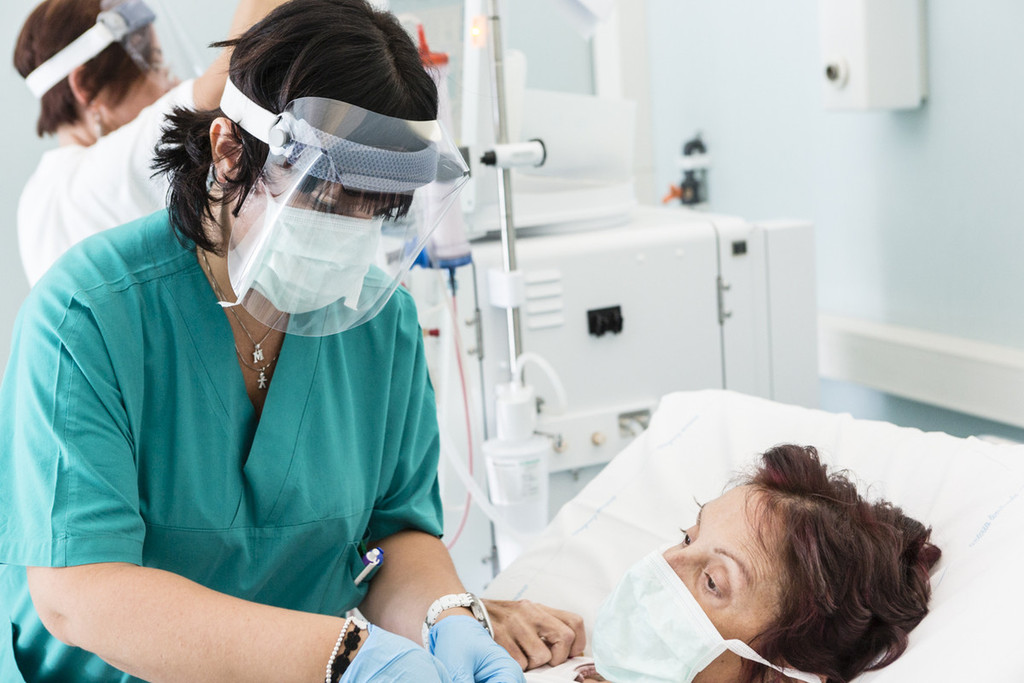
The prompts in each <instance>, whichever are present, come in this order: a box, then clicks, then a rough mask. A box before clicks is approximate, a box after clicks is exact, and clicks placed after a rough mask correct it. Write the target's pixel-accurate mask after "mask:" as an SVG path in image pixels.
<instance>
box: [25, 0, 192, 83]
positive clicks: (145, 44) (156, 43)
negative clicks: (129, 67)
mask: <svg viewBox="0 0 1024 683" xmlns="http://www.w3.org/2000/svg"><path fill="white" fill-rule="evenodd" d="M114 43H118V44H120V45H121V47H122V48H124V51H125V52H126V53H127V55H128V57H129V58H131V60H132V61H133V62H134V63H135V65H136V66H137V67H138V68H139V70H140V71H141V72H142V73H143V75H144V76H145V77H146V78H149V79H151V80H153V81H154V82H155V83H156V84H157V85H158V86H159V87H160V88H161V90H163V91H167V90H169V89H170V88H172V87H173V86H174V85H176V84H177V83H179V82H180V81H179V75H180V76H184V77H186V78H193V77H195V76H198V75H199V74H200V73H202V66H201V65H200V62H199V58H198V55H197V52H196V50H195V49H194V48H193V47H192V46H191V44H190V43H189V41H188V40H187V39H185V38H184V36H183V34H182V32H181V30H180V27H178V25H177V23H176V22H175V20H174V18H173V17H172V15H171V13H170V12H169V11H168V10H167V9H166V8H165V7H164V6H163V5H162V4H161V2H160V0H102V2H101V3H100V13H99V15H98V16H97V17H96V23H95V24H94V25H93V26H92V27H91V28H90V29H89V30H87V31H86V32H85V33H83V34H82V35H80V36H79V37H78V38H76V39H75V40H73V41H72V42H71V43H70V44H69V45H68V46H67V47H65V48H64V49H63V50H61V51H60V52H58V53H57V54H55V55H54V56H53V57H51V58H50V59H48V60H46V61H45V62H43V63H42V64H40V65H39V66H38V67H36V68H35V69H34V70H33V71H32V73H30V74H29V75H28V76H27V77H26V78H25V83H26V84H27V85H28V87H29V90H31V91H32V94H34V95H35V96H36V97H37V98H41V97H42V96H43V95H45V94H46V93H47V92H49V91H50V89H51V88H53V86H55V85H57V84H58V83H60V82H61V81H63V80H64V79H65V78H67V77H68V76H69V75H70V74H71V72H72V71H74V70H75V69H77V68H78V67H80V66H82V65H84V64H85V63H86V62H88V61H89V60H91V59H92V58H94V57H96V56H97V55H99V54H100V53H101V52H103V50H105V49H106V48H107V47H108V46H110V45H112V44H114Z"/></svg>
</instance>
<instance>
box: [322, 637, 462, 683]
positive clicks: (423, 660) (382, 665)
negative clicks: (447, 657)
mask: <svg viewBox="0 0 1024 683" xmlns="http://www.w3.org/2000/svg"><path fill="white" fill-rule="evenodd" d="M368 628H369V631H370V634H369V635H368V636H367V637H366V640H365V641H364V642H363V645H362V647H360V648H359V651H358V652H356V656H355V658H353V660H352V663H351V664H349V665H348V668H347V669H346V670H345V675H343V676H342V677H341V681H339V683H363V682H364V681H380V682H381V683H406V682H407V681H417V682H419V681H423V683H451V680H452V679H451V677H450V676H449V675H448V672H447V671H446V670H445V668H444V664H442V663H441V662H440V661H439V660H438V659H437V657H434V656H433V655H432V654H430V653H429V652H427V651H426V650H424V649H423V648H422V647H420V646H419V645H417V644H416V643H414V642H412V641H411V640H409V639H408V638H403V637H402V636H399V635H395V634H394V633H391V632H390V631H385V630H384V629H382V628H378V627H376V626H374V625H373V624H370V625H369V626H368Z"/></svg>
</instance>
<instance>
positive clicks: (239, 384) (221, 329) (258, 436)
mask: <svg viewBox="0 0 1024 683" xmlns="http://www.w3.org/2000/svg"><path fill="white" fill-rule="evenodd" d="M190 275H191V277H190V278H189V286H190V287H191V289H192V291H191V292H190V294H191V296H187V297H177V298H176V299H175V301H176V303H177V305H178V308H179V311H180V312H181V314H182V317H183V318H184V320H185V322H186V325H187V327H188V329H189V330H190V331H191V341H192V349H191V352H192V353H193V354H194V357H195V360H196V364H197V369H201V372H202V373H203V375H204V376H205V382H204V384H205V385H206V389H207V391H208V392H212V393H213V394H214V395H215V396H216V400H215V401H214V403H215V404H216V405H219V406H220V408H221V410H222V411H223V414H222V415H221V417H222V418H223V419H224V420H226V421H227V423H228V424H229V425H231V424H244V425H245V429H246V432H247V433H246V435H245V436H246V441H247V442H248V444H249V448H248V452H247V453H245V454H244V456H243V462H241V463H239V466H240V467H241V468H242V470H243V472H244V475H245V478H246V480H247V481H248V483H249V486H250V487H251V491H252V493H253V495H254V497H255V500H254V501H253V504H254V506H255V508H256V509H260V510H266V511H268V514H267V518H266V520H265V521H267V522H270V521H272V520H273V519H274V518H275V511H276V508H277V505H276V503H277V502H278V501H279V500H280V497H281V492H282V491H283V490H284V489H285V487H286V485H287V483H288V473H289V471H290V470H291V468H292V464H293V460H294V458H295V457H297V454H296V444H297V443H298V441H299V434H300V431H301V429H302V427H303V418H304V416H305V413H306V411H305V407H306V404H307V401H308V399H309V396H310V392H311V389H312V387H313V383H314V378H315V374H316V368H317V366H318V365H319V360H320V352H321V349H322V339H323V338H321V337H301V336H297V335H291V334H286V335H285V336H284V341H283V342H282V345H281V351H280V353H279V355H278V358H277V361H276V363H277V367H276V368H275V370H274V377H273V380H272V381H271V382H270V384H269V386H268V387H267V396H266V401H265V402H264V404H263V413H262V416H263V417H262V419H260V418H257V416H256V410H255V408H253V405H252V401H251V400H250V399H249V394H248V392H247V391H246V389H245V378H244V377H243V375H242V369H241V367H240V366H239V364H238V360H237V358H236V353H235V338H234V333H233V332H232V330H231V323H230V322H229V321H228V319H227V316H226V315H225V312H224V310H223V309H222V308H221V306H220V304H219V303H218V302H217V297H216V295H215V294H214V292H213V289H212V288H211V287H210V284H209V280H207V278H206V275H205V273H204V272H203V270H202V268H201V267H200V265H199V263H198V261H196V262H195V267H194V271H190ZM285 408H287V410H286V412H287V413H288V414H289V415H295V416H297V417H296V419H288V420H279V419H274V417H273V416H274V415H275V413H276V412H277V411H280V410H283V409H285Z"/></svg>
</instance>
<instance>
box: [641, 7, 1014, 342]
mask: <svg viewBox="0 0 1024 683" xmlns="http://www.w3.org/2000/svg"><path fill="white" fill-rule="evenodd" d="M649 7H650V26H649V28H650V41H649V46H648V49H649V51H650V55H651V64H652V77H651V82H652V84H653V85H652V88H653V93H654V94H653V99H654V102H653V110H654V117H655V118H654V139H655V140H656V141H657V142H659V143H660V146H659V147H657V149H656V152H655V154H656V169H657V175H658V182H659V184H660V185H661V186H667V185H668V184H669V183H670V182H674V181H676V180H677V177H676V176H677V173H676V171H675V170H674V161H675V155H676V154H677V153H678V148H679V143H680V142H681V141H683V140H684V139H686V138H687V137H689V136H690V135H691V134H692V133H693V132H694V131H695V130H701V131H703V133H704V136H705V140H706V142H707V143H708V146H709V151H710V153H711V155H712V157H713V161H714V166H713V169H712V171H711V173H710V194H711V199H712V203H713V206H714V208H715V209H716V210H718V211H721V212H725V213H730V214H737V215H741V216H745V217H747V218H751V219H756V218H770V217H779V216H796V217H801V218H810V219H812V220H813V221H814V223H815V224H816V226H817V239H818V250H817V254H818V284H819V302H820V307H821V309H822V310H823V311H826V312H830V313H836V314H841V315H848V316H856V317H861V318H867V319H870V320H875V321H879V322H885V323H893V324H899V325H905V326H908V327H914V328H920V329H924V330H931V331H935V332H941V333H946V334H951V335H956V336H961V337H968V338H973V339H979V340H983V341H988V342H992V343H996V344H1004V345H1006V346H1012V347H1017V348H1024V267H1022V265H1021V257H1022V255H1024V202H1022V201H1021V194H1022V193H1021V190H1020V187H1021V185H1022V182H1024V164H1022V163H1021V156H1022V154H1024V125H1022V119H1024V34H1022V33H1021V28H1022V27H1024V3H1021V2H1019V1H1018V0H975V1H974V2H955V1H951V0H928V5H927V7H928V9H927V32H928V41H929V50H928V52H929V55H928V66H929V70H930V79H929V80H930V91H931V94H930V97H929V99H928V102H927V103H926V104H925V106H924V107H922V108H920V109H918V110H914V111H909V112H888V111H883V112H871V113H845V112H844V113H838V112H826V111H824V109H823V107H822V105H821V90H820V87H821V86H820V83H819V74H820V67H819V47H818V19H817V7H818V3H817V1H816V0H789V1H787V2H751V1H750V0H715V2H706V1H705V0H649Z"/></svg>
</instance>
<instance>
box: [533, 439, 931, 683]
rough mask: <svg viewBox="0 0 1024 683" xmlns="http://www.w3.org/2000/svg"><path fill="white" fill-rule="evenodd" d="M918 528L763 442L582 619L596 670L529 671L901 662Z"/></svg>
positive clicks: (836, 477)
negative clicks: (753, 460)
mask: <svg viewBox="0 0 1024 683" xmlns="http://www.w3.org/2000/svg"><path fill="white" fill-rule="evenodd" d="M929 536H930V529H927V528H925V527H924V526H923V525H922V524H921V523H920V522H918V521H916V520H914V519H911V518H910V517H908V516H906V515H904V514H903V512H902V511H901V510H900V508H898V507H895V506H893V505H892V504H890V503H888V502H885V501H880V502H868V501H866V500H865V499H864V498H862V497H861V496H860V495H859V494H858V492H857V490H856V486H855V485H854V484H853V483H852V482H851V481H850V480H849V479H848V478H847V477H846V476H845V474H844V473H841V472H831V473H830V472H829V471H828V469H827V467H826V466H825V465H823V464H822V463H821V462H820V461H819V459H818V455H817V452H816V451H815V449H814V448H812V447H799V446H792V445H785V446H778V447H775V448H772V449H771V450H769V451H767V452H765V453H764V454H763V456H762V457H761V461H760V463H759V466H758V467H757V469H756V470H755V471H754V472H753V473H752V474H751V475H750V476H747V477H745V478H743V479H742V480H740V482H739V485H737V486H736V487H735V488H732V489H730V490H728V491H727V492H726V493H725V494H723V495H722V496H720V497H719V498H716V499H714V500H711V501H709V502H707V503H706V504H703V505H702V506H701V509H700V512H699V514H698V515H697V520H696V524H694V525H693V526H692V527H690V528H689V529H685V530H682V539H681V542H679V543H677V544H675V545H672V546H670V547H668V548H660V549H658V550H657V551H655V552H653V553H651V554H650V555H648V556H647V557H645V558H644V559H643V560H641V561H640V562H639V563H637V564H636V565H634V566H633V567H632V568H631V569H630V570H629V571H627V572H626V574H625V576H624V577H623V578H622V579H621V581H620V582H619V584H618V586H617V587H616V588H615V590H614V591H613V592H612V594H611V595H610V596H609V597H608V598H607V600H606V601H605V602H604V604H603V605H602V607H601V609H600V611H599V612H598V615H597V619H596V622H595V623H594V625H593V626H594V635H593V652H594V664H596V669H595V667H594V666H591V665H590V663H589V662H588V661H581V660H570V661H569V662H567V663H566V664H564V665H562V666H560V667H558V668H557V670H555V669H552V670H549V671H547V672H543V673H538V674H535V675H534V677H533V678H531V679H530V680H536V681H546V680H552V681H553V680H563V681H564V680H577V681H587V682H592V681H602V680H609V681H614V682H615V683H629V682H631V681H665V682H668V681H674V682H684V683H688V682H690V681H693V682H694V683H717V682H720V681H721V682H725V681H728V682H735V681H742V682H744V683H753V682H767V681H776V680H780V681H781V680H785V678H784V677H788V678H790V679H794V680H803V681H807V682H808V683H815V682H816V681H818V680H819V677H820V680H821V681H823V682H824V681H829V683H832V682H840V681H849V680H850V679H852V678H854V677H855V676H857V675H858V674H860V673H861V672H863V671H868V670H873V669H879V668H882V667H884V666H886V665H888V664H889V663H891V662H892V661H894V660H895V659H896V658H897V657H899V656H900V655H901V654H902V653H903V651H904V650H905V649H906V646H907V634H908V633H909V632H910V631H911V630H912V629H913V628H914V627H915V626H917V624H918V623H919V622H920V621H921V619H922V618H923V617H924V616H925V615H926V614H927V612H928V599H929V596H930V586H929V580H928V573H929V570H930V569H931V567H932V566H933V565H934V564H935V563H936V562H937V561H938V559H939V556H940V551H939V549H938V548H937V547H936V546H935V545H933V544H931V543H930V542H929ZM601 676H604V677H605V678H602V677H601Z"/></svg>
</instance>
